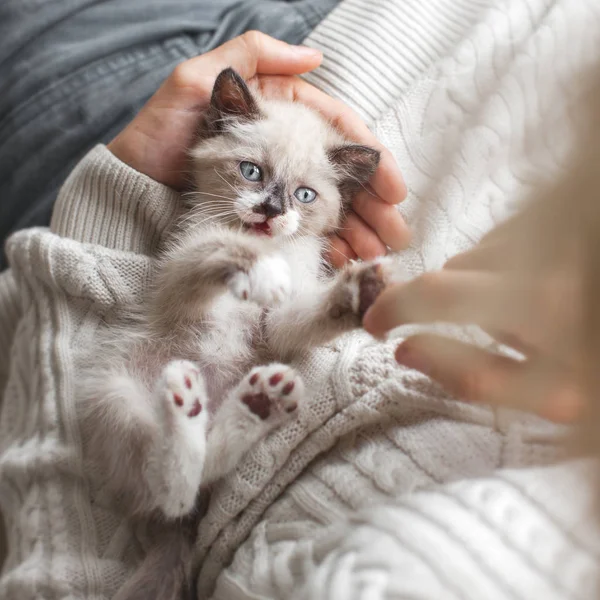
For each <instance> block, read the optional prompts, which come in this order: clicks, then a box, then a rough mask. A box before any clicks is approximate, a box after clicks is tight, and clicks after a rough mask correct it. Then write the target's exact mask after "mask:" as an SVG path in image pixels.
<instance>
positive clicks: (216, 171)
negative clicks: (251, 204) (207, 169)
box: [213, 167, 237, 195]
mask: <svg viewBox="0 0 600 600" xmlns="http://www.w3.org/2000/svg"><path fill="white" fill-rule="evenodd" d="M213 169H214V171H215V173H216V174H217V175H218V176H219V177H220V178H221V179H222V180H223V181H224V182H225V183H226V184H227V185H228V186H229V187H230V188H231V189H232V190H233V193H234V194H236V195H237V190H236V189H235V188H234V187H233V185H231V183H229V181H227V179H225V177H223V175H221V173H219V171H218V169H217V167H213Z"/></svg>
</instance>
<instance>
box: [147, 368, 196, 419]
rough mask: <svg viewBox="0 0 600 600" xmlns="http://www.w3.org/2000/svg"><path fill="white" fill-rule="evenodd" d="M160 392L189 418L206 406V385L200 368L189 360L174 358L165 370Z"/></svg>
mask: <svg viewBox="0 0 600 600" xmlns="http://www.w3.org/2000/svg"><path fill="white" fill-rule="evenodd" d="M158 388H159V389H158V390H157V391H158V393H160V394H162V395H163V397H164V400H165V401H166V402H167V404H168V405H170V407H171V409H172V410H173V411H174V412H175V413H179V414H180V415H181V416H185V417H187V418H188V419H194V418H195V417H198V415H200V414H201V413H202V412H203V411H204V410H205V408H206V406H205V405H206V400H207V395H206V387H205V385H204V379H203V377H202V374H201V373H200V369H198V367H197V366H196V365H195V364H194V363H191V362H189V361H187V360H174V361H172V362H170V363H169V364H168V365H167V366H166V367H165V368H164V370H163V374H162V378H161V380H160V382H159V385H158Z"/></svg>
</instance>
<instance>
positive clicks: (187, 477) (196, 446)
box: [78, 361, 207, 517]
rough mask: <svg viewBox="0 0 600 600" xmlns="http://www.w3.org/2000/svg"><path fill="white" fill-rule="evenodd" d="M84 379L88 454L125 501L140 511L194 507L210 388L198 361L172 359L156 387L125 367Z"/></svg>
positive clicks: (171, 512) (176, 512)
mask: <svg viewBox="0 0 600 600" xmlns="http://www.w3.org/2000/svg"><path fill="white" fill-rule="evenodd" d="M82 385H83V390H82V400H81V401H80V402H79V403H78V414H79V419H80V420H79V422H80V426H81V438H82V441H83V444H84V451H85V455H86V457H88V458H89V459H90V460H91V461H92V463H93V464H94V466H95V467H96V468H99V469H100V471H101V473H102V474H103V479H105V480H106V485H107V487H108V488H109V489H110V490H111V491H112V492H113V493H114V495H115V496H117V497H121V498H122V500H123V502H122V504H123V508H124V509H125V510H126V511H128V512H129V513H131V514H133V515H147V514H149V513H152V512H153V511H155V510H156V509H159V510H161V511H162V512H163V513H164V514H165V515H166V516H168V517H178V516H181V515H184V514H187V513H188V512H190V511H191V510H192V508H193V507H194V500H195V498H196V493H197V490H198V486H199V484H200V480H201V477H202V466H203V461H204V455H205V446H206V419H207V414H206V412H207V411H206V410H204V405H205V403H206V392H205V389H204V382H203V380H202V377H201V376H200V374H199V372H198V370H197V369H196V367H195V366H194V365H193V364H192V363H188V362H185V361H175V362H172V363H169V364H168V365H167V367H166V368H165V369H164V371H163V373H162V375H161V377H160V378H159V379H158V381H157V384H156V386H155V390H154V392H153V393H151V392H149V390H147V388H146V387H145V386H144V385H143V384H142V383H140V381H139V380H138V379H136V378H135V377H133V376H132V375H131V374H129V373H127V372H125V371H122V372H105V373H99V374H95V375H94V377H93V378H89V379H88V380H85V381H84V382H82Z"/></svg>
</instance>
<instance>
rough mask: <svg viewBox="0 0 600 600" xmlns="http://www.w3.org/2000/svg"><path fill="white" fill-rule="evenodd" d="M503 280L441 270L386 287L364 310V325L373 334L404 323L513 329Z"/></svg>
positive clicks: (480, 273) (491, 275) (496, 276)
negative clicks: (371, 304) (440, 323)
mask: <svg viewBox="0 0 600 600" xmlns="http://www.w3.org/2000/svg"><path fill="white" fill-rule="evenodd" d="M507 287H508V286H507V283H506V281H505V279H503V278H502V277H500V276H498V275H497V274H494V273H488V272H480V271H450V270H442V271H437V272H432V273H425V274H424V275H421V276H420V277H417V278H415V279H413V280H411V281H408V282H407V283H398V284H395V285H392V286H389V287H388V288H387V289H385V290H384V291H383V292H382V293H381V294H380V295H379V297H378V298H377V300H376V301H375V303H374V304H373V306H371V308H370V309H369V310H368V311H367V313H366V315H365V317H364V319H363V325H364V327H365V329H366V330H367V331H368V332H370V333H371V334H373V335H375V336H381V335H382V334H383V333H385V332H386V331H389V330H390V329H393V328H394V327H398V326H399V325H405V324H407V323H431V322H435V321H445V322H452V323H460V324H464V323H475V324H478V325H481V326H482V327H484V329H499V330H501V331H508V332H513V331H514V327H513V326H512V325H513V321H512V315H511V311H510V310H508V307H507V305H506V297H507V296H508V297H509V298H512V297H513V296H511V295H509V290H508V289H507Z"/></svg>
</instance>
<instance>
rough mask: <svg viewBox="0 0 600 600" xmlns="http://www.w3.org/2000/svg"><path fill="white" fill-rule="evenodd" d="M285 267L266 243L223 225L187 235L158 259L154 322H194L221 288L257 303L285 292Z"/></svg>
mask: <svg viewBox="0 0 600 600" xmlns="http://www.w3.org/2000/svg"><path fill="white" fill-rule="evenodd" d="M290 288H291V281H290V272H289V266H288V263H287V261H286V260H285V259H283V258H282V257H281V256H279V255H278V254H276V253H275V252H273V248H272V246H271V245H269V243H268V242H267V241H264V240H262V239H260V238H253V237H251V236H248V235H243V234H240V233H237V232H233V231H229V230H226V229H213V230H202V231H200V232H197V233H196V234H195V235H192V234H189V235H188V236H187V237H185V238H184V239H183V240H182V241H181V242H180V243H179V244H178V245H177V246H176V247H174V248H173V249H172V250H171V251H170V252H169V253H168V254H167V256H166V257H165V258H164V259H163V261H162V263H161V265H160V268H159V272H158V275H157V285H156V293H155V295H154V297H153V299H152V313H153V320H154V321H155V322H158V323H162V324H163V325H164V326H165V327H166V328H172V327H173V324H174V323H176V322H180V321H182V320H184V321H185V320H193V321H198V320H199V319H201V318H202V317H203V315H204V314H205V313H206V310H207V308H208V306H209V305H210V303H211V302H212V300H213V299H214V298H215V297H216V296H217V295H219V294H221V293H222V292H224V291H225V290H226V289H229V290H230V292H231V293H232V294H233V295H234V296H236V297H237V298H239V299H242V300H249V301H253V302H256V303H258V304H260V305H262V306H270V305H274V304H277V303H279V302H281V300H283V299H284V298H285V297H286V296H287V295H288V294H289V291H290Z"/></svg>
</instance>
